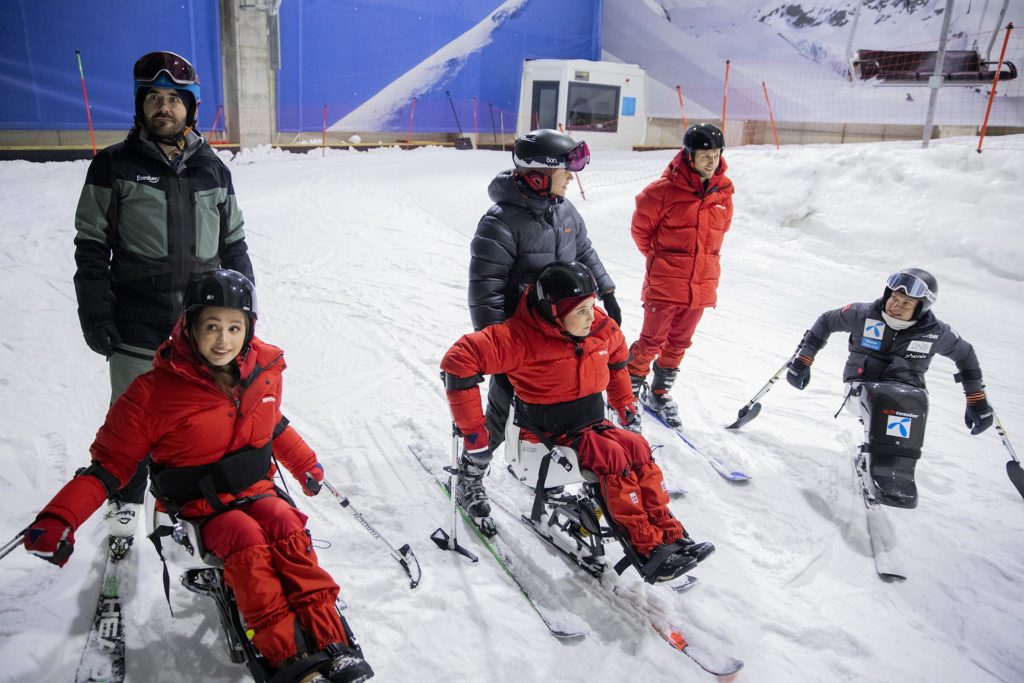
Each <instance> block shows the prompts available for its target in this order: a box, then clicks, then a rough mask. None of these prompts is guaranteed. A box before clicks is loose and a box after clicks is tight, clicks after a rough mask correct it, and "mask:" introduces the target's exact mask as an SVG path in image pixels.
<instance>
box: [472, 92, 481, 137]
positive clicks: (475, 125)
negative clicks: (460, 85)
mask: <svg viewBox="0 0 1024 683" xmlns="http://www.w3.org/2000/svg"><path fill="white" fill-rule="evenodd" d="M473 146H474V147H479V146H480V129H479V128H478V127H477V123H476V95H473Z"/></svg>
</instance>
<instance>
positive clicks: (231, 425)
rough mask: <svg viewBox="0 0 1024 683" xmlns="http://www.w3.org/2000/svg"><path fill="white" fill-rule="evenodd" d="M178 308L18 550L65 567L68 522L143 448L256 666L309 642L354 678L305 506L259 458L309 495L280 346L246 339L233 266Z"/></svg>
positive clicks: (367, 672)
mask: <svg viewBox="0 0 1024 683" xmlns="http://www.w3.org/2000/svg"><path fill="white" fill-rule="evenodd" d="M183 308H184V312H183V314H182V316H181V319H180V320H179V321H178V324H177V325H176V326H175V328H174V331H173V332H172V334H171V338H170V339H169V340H167V341H166V342H164V343H163V344H162V345H161V346H160V348H159V349H158V350H157V353H156V356H155V358H154V360H153V369H152V370H150V371H149V372H147V373H146V374H144V375H141V376H140V377H138V378H137V379H136V380H135V381H134V382H133V383H132V384H131V386H130V387H129V388H128V390H127V391H126V392H125V393H124V394H123V395H122V396H121V397H120V398H118V400H117V401H116V402H115V403H114V405H113V406H111V408H110V412H109V413H107V418H106V421H105V422H104V424H103V426H102V427H101V428H100V430H99V432H98V433H97V435H96V440H95V441H94V442H93V445H92V447H91V449H90V451H91V454H92V464H91V465H90V466H89V467H88V468H86V469H84V470H82V471H81V472H80V474H79V475H78V476H76V477H75V478H74V479H72V480H71V481H70V482H68V483H67V484H66V485H65V486H64V488H62V489H61V490H60V492H59V493H58V494H57V495H56V496H54V498H53V500H51V501H50V503H49V504H48V505H47V506H46V507H44V508H43V510H42V512H40V513H39V516H38V517H37V518H36V520H35V522H33V523H32V525H31V526H30V527H29V528H28V529H27V530H26V534H25V547H26V548H27V549H28V550H29V551H30V552H32V553H34V554H36V555H38V556H40V557H43V558H44V559H46V560H48V561H50V562H52V563H54V564H56V565H58V566H64V564H65V563H66V562H67V560H68V558H69V557H70V555H71V552H72V550H73V549H74V540H75V537H74V532H75V530H76V529H78V528H79V526H81V524H82V523H83V522H85V520H86V519H88V518H89V516H90V515H92V513H93V512H95V511H96V509H97V508H99V506H100V505H102V503H103V501H105V500H106V499H107V497H108V496H109V495H110V493H111V492H113V491H117V490H118V489H120V488H121V487H122V486H123V485H124V484H125V482H127V481H128V480H129V479H130V478H131V476H132V474H133V473H134V472H135V469H136V466H137V465H138V463H139V462H140V461H141V460H142V459H143V458H144V457H145V456H146V454H147V453H149V454H151V456H152V463H153V467H152V478H153V490H154V493H155V494H156V495H157V498H158V500H159V502H160V504H161V507H162V508H163V509H165V510H169V511H171V512H174V513H175V514H177V515H178V516H180V517H183V518H186V519H189V520H195V521H197V522H199V523H200V524H201V533H202V540H203V544H204V545H205V546H206V549H207V550H208V551H209V552H211V553H212V554H213V555H215V556H216V557H218V558H220V559H222V560H223V561H224V580H225V582H226V583H227V585H228V586H229V587H230V588H231V589H232V590H233V591H234V593H235V598H236V600H237V603H238V608H239V610H240V611H241V613H242V617H243V618H244V620H245V623H246V624H247V626H248V628H250V629H251V630H252V631H253V632H254V633H253V636H252V642H253V645H254V646H255V647H256V648H257V649H258V650H259V651H260V653H262V654H263V656H264V657H265V658H266V660H267V661H268V663H269V664H270V665H271V666H272V667H273V668H279V667H281V666H283V665H285V664H286V663H289V664H290V663H291V662H293V661H294V660H295V658H299V657H302V656H303V655H306V654H310V653H308V652H306V651H304V650H303V649H302V648H301V645H304V644H305V642H303V643H301V644H300V643H299V642H297V641H300V640H301V641H305V640H306V639H308V640H309V641H310V642H309V646H310V647H311V648H315V651H317V652H319V651H321V650H326V651H327V652H328V653H330V654H331V655H332V657H333V658H332V659H331V660H330V663H329V664H328V665H327V666H325V668H324V671H323V672H322V673H323V674H324V675H325V676H327V678H328V679H329V680H330V681H332V682H341V681H344V682H345V683H351V682H353V681H363V680H366V679H368V678H370V677H371V676H373V671H372V670H371V668H370V666H369V664H367V663H366V662H365V661H364V660H363V659H362V653H361V651H360V650H359V649H358V646H354V644H352V645H350V644H349V642H348V639H347V637H346V634H345V629H344V627H343V624H342V620H341V618H340V616H339V614H338V612H337V609H336V607H335V603H336V600H337V597H338V585H337V584H336V583H335V582H334V580H333V579H332V578H331V576H330V575H329V574H328V573H327V572H326V571H325V570H324V569H323V568H321V567H320V566H319V564H318V562H317V557H316V553H315V552H314V551H313V546H312V543H311V541H310V536H309V532H308V531H307V530H306V528H305V524H306V516H305V515H304V514H302V513H301V512H300V511H299V510H297V509H296V508H295V507H294V506H292V505H291V504H290V503H289V501H287V500H286V499H284V498H282V497H281V496H280V495H279V494H278V492H277V490H276V489H275V487H274V483H273V477H274V474H275V473H276V467H275V466H274V465H273V464H272V462H271V456H272V455H273V456H274V457H276V458H277V460H278V461H279V462H280V463H282V464H283V465H284V466H285V467H286V468H287V469H288V470H289V472H291V474H292V476H294V477H295V478H296V479H297V480H298V481H299V482H301V483H302V485H303V486H302V488H303V492H304V493H305V494H306V495H316V494H317V493H318V492H319V490H320V482H321V481H322V480H323V476H324V470H323V467H322V466H321V465H320V463H318V462H317V457H316V454H315V453H314V452H313V450H312V449H311V448H310V447H309V446H308V445H307V444H306V443H305V441H303V440H302V437H301V436H299V434H298V433H297V432H296V431H295V430H294V429H293V428H292V427H291V426H289V425H288V421H287V419H285V418H284V417H283V416H282V415H281V410H280V400H281V384H282V372H283V370H284V368H285V362H284V356H283V353H282V351H281V350H280V349H278V348H276V347H274V346H271V345H269V344H266V343H264V342H262V341H261V340H260V339H259V338H257V337H255V336H253V328H254V326H255V322H256V308H255V300H254V292H253V285H252V283H251V282H250V281H249V280H248V279H247V278H246V277H245V276H244V275H242V274H241V273H238V272H235V271H233V270H215V271H211V272H206V273H202V274H199V275H197V276H196V278H195V279H194V280H193V281H192V283H191V284H190V285H189V288H188V290H187V292H186V294H185V299H184V307H183ZM300 629H301V632H302V633H300Z"/></svg>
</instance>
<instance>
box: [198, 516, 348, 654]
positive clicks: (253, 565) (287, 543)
mask: <svg viewBox="0 0 1024 683" xmlns="http://www.w3.org/2000/svg"><path fill="white" fill-rule="evenodd" d="M306 519H307V518H306V515H304V514H302V513H301V512H299V511H298V510H297V509H295V508H294V507H292V506H291V505H289V504H288V502H287V501H285V500H284V499H283V498H279V497H277V496H267V497H265V498H259V499H257V500H255V501H253V502H252V503H250V504H249V505H246V506H244V507H240V508H233V509H231V510H228V511H227V512H222V513H220V514H218V515H216V516H214V517H212V518H210V519H209V520H208V521H207V522H206V523H205V524H204V525H203V527H202V534H203V543H204V544H205V545H206V547H207V549H208V550H209V551H210V552H212V553H213V554H214V555H216V556H217V557H219V558H221V559H223V560H224V581H225V583H227V585H228V586H229V587H230V588H231V590H233V591H234V592H235V600H236V601H237V602H238V609H239V610H240V611H241V613H242V617H243V618H244V619H245V623H246V624H247V625H248V626H249V628H251V629H252V630H253V631H254V632H255V634H254V635H253V638H252V642H253V645H255V646H256V649H258V650H259V651H260V652H261V653H262V654H263V656H264V657H266V658H267V661H268V662H269V663H270V665H271V666H273V667H274V668H278V667H280V666H281V665H282V664H283V663H284V661H285V660H286V659H288V658H289V657H294V656H295V655H297V654H299V651H298V647H297V642H296V639H297V637H298V636H297V631H298V629H299V628H301V629H302V631H303V632H305V633H306V634H307V635H309V636H310V637H311V638H312V639H313V640H314V642H313V643H310V646H311V647H316V648H317V649H323V648H324V647H326V646H327V645H329V644H331V643H345V644H347V640H346V638H345V631H344V628H343V627H342V625H341V619H340V618H339V617H338V612H337V611H336V610H335V607H334V605H335V601H336V600H337V597H338V590H339V589H338V584H336V583H335V582H334V579H332V578H331V576H330V574H328V573H327V572H326V571H325V570H324V569H322V568H321V567H320V565H319V564H317V559H316V553H315V552H314V551H313V545H312V543H311V541H310V537H309V532H308V531H306ZM296 620H297V621H298V625H296Z"/></svg>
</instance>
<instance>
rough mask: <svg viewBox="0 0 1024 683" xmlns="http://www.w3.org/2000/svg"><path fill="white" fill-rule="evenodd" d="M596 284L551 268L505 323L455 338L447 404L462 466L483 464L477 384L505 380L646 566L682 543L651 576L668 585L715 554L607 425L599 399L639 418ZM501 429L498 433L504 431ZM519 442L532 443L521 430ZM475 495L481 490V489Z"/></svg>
mask: <svg viewBox="0 0 1024 683" xmlns="http://www.w3.org/2000/svg"><path fill="white" fill-rule="evenodd" d="M598 291H599V287H598V283H597V281H596V280H595V279H594V276H593V274H592V273H591V272H590V269H588V268H587V266H585V265H583V264H582V263H557V262H556V263H554V264H551V265H550V266H548V267H547V268H545V269H544V270H543V271H542V272H541V273H540V275H539V277H538V278H537V282H536V284H534V285H531V286H529V287H527V290H526V292H525V293H524V294H523V295H522V296H521V297H520V299H519V305H518V306H517V307H516V310H515V313H513V314H512V317H510V318H509V319H508V320H505V321H504V322H501V323H498V324H496V325H491V326H489V327H487V328H485V329H484V330H482V331H479V332H474V333H472V334H467V335H464V336H463V337H461V338H460V339H459V340H458V341H456V342H455V344H454V345H453V346H452V347H451V348H450V349H449V350H448V352H447V353H446V354H445V355H444V358H443V359H442V361H441V369H442V370H443V371H444V377H445V384H446V389H447V397H448V402H449V404H450V406H451V411H452V415H453V417H454V419H455V423H456V425H457V426H458V428H459V431H460V432H461V433H462V434H463V437H464V449H463V453H462V457H463V458H464V459H477V458H482V459H485V460H490V458H491V451H492V443H493V442H492V439H493V434H492V433H491V432H490V429H489V427H488V426H487V425H485V419H484V413H483V410H482V409H481V405H480V389H479V387H478V386H477V385H478V384H479V383H480V382H482V381H483V375H494V374H496V373H504V374H507V376H508V379H509V381H510V382H511V384H512V386H513V387H514V389H515V393H516V396H517V397H518V399H517V400H518V401H519V402H520V404H521V409H522V410H523V411H525V413H526V414H528V415H529V420H530V423H531V424H532V425H534V426H535V427H536V428H538V429H540V430H543V432H544V435H545V437H546V438H548V439H549V440H553V441H555V442H557V443H559V444H562V445H567V446H570V447H572V448H574V449H575V450H576V451H577V454H578V457H579V463H580V467H583V468H585V469H588V470H591V471H593V472H594V474H596V475H597V477H598V479H599V481H600V486H601V491H602V494H603V496H604V498H605V501H606V503H607V507H608V509H607V510H606V512H607V513H608V515H609V516H610V517H611V518H612V519H613V520H614V521H615V523H616V524H618V525H619V526H620V527H622V528H623V529H624V530H625V532H626V533H627V534H628V536H629V540H630V542H631V544H632V546H633V548H634V549H635V550H636V552H637V553H638V554H639V555H640V556H641V559H642V560H644V561H649V559H650V558H651V556H653V555H654V554H655V552H656V551H657V550H658V549H659V548H661V547H662V546H665V545H670V544H673V543H677V542H678V543H679V547H678V548H677V549H676V550H674V551H673V552H672V553H671V554H667V559H666V560H665V562H664V563H663V564H661V566H660V568H659V569H657V570H654V571H657V572H658V573H657V576H656V580H670V579H672V578H675V577H676V576H679V575H680V574H682V573H684V572H686V571H688V570H689V569H691V568H692V567H693V566H694V565H695V564H697V562H698V561H700V560H702V559H704V558H705V557H707V555H709V554H710V553H711V552H712V551H713V550H714V546H713V545H712V544H710V543H695V542H693V541H692V540H690V538H689V535H688V534H687V533H686V531H685V530H684V529H683V525H682V524H681V523H680V522H679V520H678V519H676V518H675V517H674V516H673V515H672V512H671V510H669V507H668V503H669V498H668V493H667V492H666V490H665V483H664V478H663V476H662V472H661V468H660V467H658V465H657V463H655V462H654V459H653V458H652V457H651V447H650V445H649V444H648V443H647V441H646V440H645V439H644V437H643V436H642V435H640V434H637V433H634V432H631V431H627V430H625V429H618V428H616V427H615V426H614V425H613V424H612V423H611V422H609V421H608V420H606V419H604V413H605V404H604V397H603V393H602V392H604V391H605V390H606V389H607V390H608V402H609V404H610V405H611V407H612V408H613V409H614V410H616V411H617V412H618V414H619V417H620V419H622V420H627V419H628V416H629V414H630V413H632V414H635V413H636V410H637V406H636V402H635V400H634V398H633V392H632V390H631V388H630V384H629V375H628V374H627V372H626V361H627V357H628V355H629V352H628V349H627V347H626V338H625V337H624V336H623V334H622V331H621V330H620V329H619V326H618V324H617V323H616V322H615V321H614V320H612V319H611V318H610V317H609V316H608V314H606V313H605V312H604V311H602V310H601V309H600V308H598V307H596V306H595V305H594V304H595V303H596V297H597V293H598ZM502 428H503V427H502ZM521 437H522V438H525V439H528V440H530V441H532V442H533V443H538V442H539V439H538V438H537V436H536V435H534V434H531V433H530V432H529V431H527V430H523V431H522V433H521ZM481 486H482V484H481Z"/></svg>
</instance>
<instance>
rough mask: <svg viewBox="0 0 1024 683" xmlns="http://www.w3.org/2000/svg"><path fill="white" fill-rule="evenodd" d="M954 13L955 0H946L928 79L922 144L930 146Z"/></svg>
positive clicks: (925, 146)
mask: <svg viewBox="0 0 1024 683" xmlns="http://www.w3.org/2000/svg"><path fill="white" fill-rule="evenodd" d="M952 14H953V0H946V11H945V12H943V13H942V33H940V34H939V51H938V53H937V54H936V55H935V71H934V72H932V77H931V78H929V79H928V87H930V88H931V90H932V92H931V95H930V96H929V97H928V116H927V117H926V118H925V121H924V135H923V136H922V137H923V139H922V140H921V146H922V147H924V148H926V149H927V147H928V142H929V141H930V140H931V139H932V121H933V120H934V119H935V106H936V105H937V104H938V102H939V90H940V89H941V88H942V81H943V76H942V73H943V72H942V70H943V68H945V66H946V38H947V36H948V35H949V20H950V18H951V17H952Z"/></svg>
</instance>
